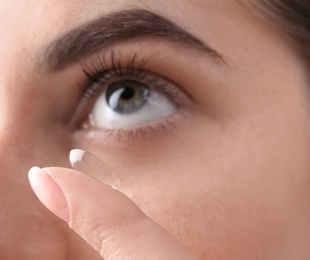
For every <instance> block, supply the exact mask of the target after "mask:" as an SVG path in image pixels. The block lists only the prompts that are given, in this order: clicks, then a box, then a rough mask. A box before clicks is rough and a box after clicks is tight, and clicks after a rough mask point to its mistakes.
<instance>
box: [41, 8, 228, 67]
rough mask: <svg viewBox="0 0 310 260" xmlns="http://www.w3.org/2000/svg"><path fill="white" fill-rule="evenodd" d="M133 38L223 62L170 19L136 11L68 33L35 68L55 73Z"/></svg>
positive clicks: (219, 56)
mask: <svg viewBox="0 0 310 260" xmlns="http://www.w3.org/2000/svg"><path fill="white" fill-rule="evenodd" d="M136 38H155V39H156V38H157V39H164V40H166V41H170V42H174V43H178V44H181V45H183V46H186V47H190V48H194V49H196V50H198V51H201V52H203V53H205V54H207V55H208V56H210V57H212V58H214V59H216V60H220V61H221V62H224V59H223V57H222V56H221V55H220V54H219V53H218V52H217V51H215V50H214V49H213V48H212V47H210V46H209V45H208V44H206V43H204V42H203V41H201V40H200V39H198V38H197V37H195V36H194V35H192V34H191V33H189V32H187V31H186V30H184V29H182V28H181V27H180V26H178V25H177V24H175V23H173V22H172V21H170V20H169V19H167V18H165V17H163V16H160V15H158V14H155V13H152V12H150V11H147V10H143V9H141V10H140V9H138V10H125V11H120V12H115V13H111V14H108V15H106V16H103V17H101V18H99V19H96V20H94V21H91V22H88V23H86V24H84V25H81V26H80V27H78V28H76V29H73V30H72V31H69V32H67V33H66V34H64V35H63V36H61V37H59V38H58V39H56V40H54V41H53V42H52V43H50V44H49V45H48V46H47V47H46V48H45V49H44V50H43V54H42V55H40V62H39V64H38V66H39V68H40V69H42V68H43V69H46V70H47V71H53V72H56V71H59V70H61V69H64V68H65V67H67V66H69V65H71V64H73V63H75V62H77V61H79V60H81V59H83V58H84V57H87V56H89V55H91V54H93V53H95V52H97V51H100V50H102V49H104V48H107V47H109V46H111V45H113V44H116V43H119V42H124V41H126V40H131V39H136Z"/></svg>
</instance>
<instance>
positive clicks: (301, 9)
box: [250, 0, 310, 65]
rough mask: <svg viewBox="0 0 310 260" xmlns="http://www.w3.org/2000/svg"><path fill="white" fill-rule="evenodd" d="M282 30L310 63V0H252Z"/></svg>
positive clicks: (309, 63)
mask: <svg viewBox="0 0 310 260" xmlns="http://www.w3.org/2000/svg"><path fill="white" fill-rule="evenodd" d="M250 3H251V4H252V5H254V6H255V7H256V9H257V8H258V10H260V11H261V13H263V14H264V16H265V17H267V18H268V19H269V20H271V21H272V22H273V24H274V26H276V28H278V29H279V30H281V31H284V32H285V33H286V35H287V36H288V37H289V39H290V40H291V41H292V43H293V44H294V45H296V47H297V48H296V49H297V51H298V52H299V53H300V54H301V55H302V57H303V58H306V60H305V61H306V62H307V64H308V65H310V0H250Z"/></svg>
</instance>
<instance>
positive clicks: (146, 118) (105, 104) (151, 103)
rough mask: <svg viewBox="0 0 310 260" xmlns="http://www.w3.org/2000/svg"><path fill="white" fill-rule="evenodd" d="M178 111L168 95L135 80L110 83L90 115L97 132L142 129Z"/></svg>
mask: <svg viewBox="0 0 310 260" xmlns="http://www.w3.org/2000/svg"><path fill="white" fill-rule="evenodd" d="M176 110H177V105H176V103H175V102H173V101H172V100H170V99H169V98H168V94H165V93H164V92H163V91H159V90H158V89H156V88H155V87H152V86H148V85H147V84H145V83H143V82H140V81H138V80H132V79H124V80H120V81H116V82H114V83H110V84H109V85H108V86H107V87H106V89H105V91H104V92H103V93H102V94H101V95H100V96H99V97H98V98H97V100H96V102H95V104H94V106H93V109H92V111H91V113H90V123H91V125H92V126H93V127H96V128H105V129H116V128H132V127H136V126H140V125H144V124H147V123H150V122H153V121H155V120H159V119H161V118H163V117H165V116H168V115H170V114H173V113H174V112H176Z"/></svg>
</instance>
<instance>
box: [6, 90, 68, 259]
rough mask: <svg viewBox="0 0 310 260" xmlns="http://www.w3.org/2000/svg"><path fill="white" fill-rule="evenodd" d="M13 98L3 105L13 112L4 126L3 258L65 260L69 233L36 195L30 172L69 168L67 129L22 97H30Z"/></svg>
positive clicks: (10, 112)
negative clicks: (46, 119) (48, 119)
mask: <svg viewBox="0 0 310 260" xmlns="http://www.w3.org/2000/svg"><path fill="white" fill-rule="evenodd" d="M12 97H13V96H7V97H6V98H7V100H5V102H4V103H2V104H0V107H4V106H7V109H5V110H6V111H8V110H9V115H7V116H4V117H2V120H1V130H0V179H1V182H0V208H1V210H0V230H1V231H0V259H26V260H27V259H65V258H66V257H65V255H66V250H67V247H68V241H67V238H66V234H65V233H66V232H65V231H64V228H63V226H62V223H61V222H60V221H59V220H58V219H56V217H54V216H53V215H52V214H51V213H49V212H48V210H47V209H46V208H45V207H44V206H43V205H42V204H41V203H40V202H39V201H38V199H37V198H36V196H35V195H34V193H33V191H32V190H31V187H30V185H29V182H28V177H27V172H28V170H29V169H30V167H32V166H34V165H38V166H40V167H45V166H66V165H65V164H66V163H65V161H66V160H65V157H66V156H65V154H66V153H67V149H68V145H66V143H65V142H63V140H60V139H61V137H60V136H62V135H63V134H62V133H60V132H61V129H59V130H57V129H58V128H53V129H51V131H48V130H49V128H48V126H46V125H43V122H44V120H42V117H44V113H38V110H40V107H36V106H35V104H33V106H30V107H27V106H29V104H28V102H26V103H24V106H23V105H22V102H23V101H22V100H18V98H25V99H27V95H24V97H22V95H21V96H20V97H17V98H16V97H15V99H14V98H12ZM0 99H2V98H0ZM0 111H1V110H0ZM0 113H1V112H0ZM51 124H52V123H51ZM55 252H56V253H55Z"/></svg>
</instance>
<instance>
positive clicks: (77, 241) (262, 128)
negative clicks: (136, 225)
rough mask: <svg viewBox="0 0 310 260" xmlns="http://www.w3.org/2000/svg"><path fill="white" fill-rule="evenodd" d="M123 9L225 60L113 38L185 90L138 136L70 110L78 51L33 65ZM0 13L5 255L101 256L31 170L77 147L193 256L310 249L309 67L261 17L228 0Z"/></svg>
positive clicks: (1, 237)
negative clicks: (96, 125)
mask: <svg viewBox="0 0 310 260" xmlns="http://www.w3.org/2000/svg"><path fill="white" fill-rule="evenodd" d="M130 8H140V9H146V10H150V11H153V12H155V13H158V14H161V15H163V16H164V17H168V18H169V19H170V20H172V21H173V22H174V23H176V24H178V25H180V26H181V27H182V28H184V29H186V30H187V31H189V32H190V33H192V34H194V35H195V36H196V37H198V38H199V39H201V40H202V41H203V42H207V43H208V44H210V45H211V46H212V47H213V48H214V49H215V50H217V51H218V52H219V53H220V54H221V55H222V56H223V57H224V59H225V61H226V65H225V64H222V63H218V62H214V61H213V60H212V59H209V58H206V57H205V56H202V55H200V54H199V53H198V52H196V51H194V50H191V49H189V48H184V47H182V46H179V45H178V44H176V43H166V42H165V41H161V42H158V41H154V40H152V39H140V40H135V41H128V42H124V43H121V44H117V45H115V46H113V48H115V50H122V53H123V55H124V57H126V55H127V56H128V55H130V53H137V54H138V56H141V58H143V57H146V58H147V60H148V62H147V64H146V66H145V69H146V70H147V71H151V72H152V73H154V74H158V75H163V76H164V77H165V78H169V79H171V81H172V82H174V84H175V86H176V88H177V89H178V91H179V95H180V97H181V99H182V106H183V107H182V113H179V112H177V114H176V115H174V116H170V117H169V118H170V119H171V120H172V122H173V124H174V126H175V127H172V128H169V129H168V130H167V129H166V130H164V129H163V127H161V124H160V122H163V121H165V119H159V120H158V122H157V123H156V125H154V129H155V131H156V135H153V134H150V133H145V134H144V135H142V136H141V135H138V136H137V138H134V139H132V138H130V137H128V136H127V137H126V135H123V136H122V137H121V138H119V135H118V134H112V135H109V134H106V133H105V132H102V131H98V130H93V129H89V128H87V129H83V128H79V127H78V124H79V123H78V122H76V121H74V120H72V118H74V117H73V115H74V114H75V112H76V110H77V106H78V103H79V101H80V99H81V97H80V96H79V95H77V89H78V85H79V83H80V82H83V80H84V81H85V76H84V75H83V72H82V69H81V61H79V62H76V63H75V64H72V65H71V66H69V67H67V68H65V69H63V70H60V71H58V72H54V73H43V72H40V71H38V70H37V69H35V64H36V61H37V60H38V59H39V58H38V57H40V55H41V52H42V49H43V48H44V47H45V46H46V45H47V44H49V43H50V42H51V41H53V40H54V39H56V38H57V37H58V36H59V35H61V34H63V33H66V32H68V31H70V30H72V29H74V28H76V27H77V26H79V25H81V24H84V23H85V22H87V21H90V20H93V19H95V18H98V17H100V16H102V15H105V14H109V13H111V12H113V11H120V10H124V9H130ZM0 17H1V18H0V57H1V59H0V85H1V88H0V111H1V117H0V145H1V150H0V155H1V161H0V167H1V171H0V176H1V183H0V205H1V209H2V210H1V212H0V229H1V232H0V258H1V259H52V260H54V259H60V260H62V259H100V256H99V254H98V253H97V252H95V251H94V250H93V249H92V247H91V246H89V245H88V244H87V243H86V242H84V240H82V239H81V238H80V237H79V236H78V235H76V234H75V233H74V232H73V231H72V230H71V229H70V228H69V227H68V226H67V224H66V223H64V222H63V221H62V220H61V219H59V218H57V217H56V216H54V215H53V214H51V213H50V212H49V211H48V210H47V209H46V208H45V207H44V206H43V205H42V204H40V202H39V201H38V199H37V198H36V197H35V195H34V193H33V191H32V190H31V188H30V185H29V182H28V180H27V171H28V170H29V168H30V167H31V166H33V165H38V166H40V167H48V166H61V167H68V166H69V165H68V160H67V157H68V153H69V150H70V149H73V148H82V149H85V150H89V151H91V152H93V153H96V154H97V155H98V156H100V157H101V158H102V159H103V160H104V161H105V162H106V163H107V164H108V165H109V167H110V168H112V169H114V171H115V172H116V173H117V175H118V176H119V178H120V180H121V192H123V193H124V194H125V195H127V196H128V197H129V198H130V199H132V200H133V201H134V202H135V203H136V204H137V205H138V207H139V208H140V209H141V210H142V211H143V212H144V213H145V214H146V215H148V216H149V217H150V218H152V219H153V220H155V221H156V222H158V223H159V224H160V225H161V226H162V227H163V228H165V229H166V230H167V231H168V232H170V233H171V234H172V235H173V236H174V237H175V238H176V239H177V240H178V241H179V242H180V243H181V244H182V245H183V246H184V247H185V248H186V249H188V250H189V251H190V252H192V253H193V254H194V255H195V256H196V257H197V258H199V259H217V260H218V259H264V260H265V259H266V260H267V259H270V260H271V259H272V260H277V259H281V260H285V259H288V260H289V259H298V260H299V259H302V260H303V259H309V258H310V251H309V250H308V244H309V241H310V230H309V229H310V228H309V217H310V211H309V210H310V209H309V205H310V201H309V200H310V175H309V170H310V161H309V159H308V157H309V154H310V146H309V145H308V144H309V141H310V140H309V139H310V134H309V133H310V131H309V130H310V122H309V111H308V92H307V87H308V83H307V81H306V74H307V70H306V68H305V67H304V66H303V64H302V63H301V61H300V60H299V58H298V57H297V55H296V54H295V52H294V50H293V48H292V47H291V46H290V45H289V43H287V42H286V41H285V40H284V37H282V35H281V34H280V33H279V32H278V31H275V30H273V27H272V26H270V24H268V23H267V22H265V21H262V20H260V19H259V18H257V17H255V16H254V15H253V14H252V13H251V11H250V10H249V9H247V8H246V7H245V6H242V5H239V4H237V3H236V2H233V1H229V0H222V1H204V0H201V1H200V0H197V1H189V0H188V1H187V0H186V1H138V0H136V1H130V3H129V2H128V1H109V0H104V1H102V0H100V1H99V0H97V1H95V0H88V1H82V0H70V1H69V0H67V1H60V0H49V1H35V0H33V1H32V0H29V1H22V0H12V1H5V0H0ZM107 51H108V50H107ZM97 54H100V52H99V53H97ZM94 56H96V54H94ZM91 59H92V57H88V58H87V59H86V62H89V60H91ZM73 214H77V215H78V214H79V213H78V212H75V213H73Z"/></svg>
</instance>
